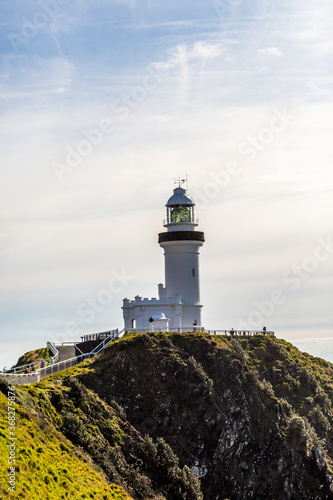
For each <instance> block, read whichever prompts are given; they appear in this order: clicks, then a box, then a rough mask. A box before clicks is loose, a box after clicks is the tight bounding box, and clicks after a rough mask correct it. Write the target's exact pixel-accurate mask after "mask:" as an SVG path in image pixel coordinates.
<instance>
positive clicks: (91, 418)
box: [0, 333, 333, 500]
mask: <svg viewBox="0 0 333 500" xmlns="http://www.w3.org/2000/svg"><path fill="white" fill-rule="evenodd" d="M2 389H3V392H4V393H5V394H6V387H5V385H4V384H2ZM16 392H17V408H18V418H19V424H18V434H19V435H18V447H19V454H18V459H17V463H18V467H19V472H18V476H19V477H20V488H24V490H22V491H21V492H20V493H21V497H22V498H23V497H24V498H27V499H28V500H29V499H30V498H31V499H32V498H35V497H36V495H37V494H38V495H42V494H43V493H42V492H43V486H44V488H45V484H47V485H48V488H49V489H50V490H51V491H52V494H54V497H51V496H50V497H49V498H67V497H68V498H75V499H76V498H81V496H80V495H87V497H84V496H82V498H89V497H90V498H126V497H124V496H121V495H125V493H124V490H126V491H127V492H128V494H129V495H131V497H132V498H134V499H158V500H161V499H168V500H178V499H186V500H192V499H193V500H196V499H198V500H201V499H203V498H204V499H205V500H210V499H214V500H218V499H225V500H227V499H229V500H234V499H235V500H237V499H240V498H245V499H254V500H261V499H262V500H267V499H274V500H286V499H292V500H297V499H299V500H304V499H307V500H318V499H331V498H332V499H333V492H332V476H333V430H332V423H333V410H332V405H333V365H332V364H330V363H328V362H326V361H324V360H321V359H319V358H314V357H312V356H309V355H308V354H305V353H301V352H300V351H299V350H298V349H296V348H295V347H294V346H292V345H291V344H289V343H287V342H285V341H283V340H279V339H276V338H275V337H265V336H256V337H253V338H248V339H247V338H239V339H238V338H237V339H235V338H233V339H231V338H225V337H219V336H214V337H211V336H209V335H207V334H201V333H192V334H152V333H149V334H148V333H146V334H141V335H136V336H134V335H129V336H126V337H124V338H123V339H121V340H119V341H116V342H115V343H113V344H112V345H110V346H109V347H108V348H107V349H106V350H105V351H104V353H103V354H102V355H100V356H98V357H97V358H95V359H94V360H89V361H86V362H85V363H83V364H81V365H78V366H76V367H74V368H73V369H71V370H67V371H65V372H62V373H59V374H56V375H54V376H53V377H50V378H48V379H43V381H42V382H41V383H40V384H34V385H32V386H27V387H19V388H17V390H16ZM5 405H6V398H5V397H2V399H1V412H3V411H5V409H6V407H5ZM2 414H3V413H2ZM1 421H2V424H1V425H2V427H1V428H0V431H1V432H0V437H1V440H2V441H1V443H2V446H5V445H6V425H4V424H3V422H4V420H3V419H1ZM1 451H2V453H1V457H2V458H1V460H3V461H4V460H5V458H6V451H5V448H2V450H1ZM41 457H43V465H40V462H41V460H40V458H41ZM44 458H45V459H44ZM5 465H6V464H5V463H4V466H5ZM37 467H42V469H38V468H37ZM29 470H31V471H33V472H32V474H31V473H30V474H29ZM66 471H67V472H66ZM82 471H84V474H83V473H82ZM83 478H84V479H83ZM105 478H107V480H106V479H105ZM82 481H85V484H83V483H82ZM108 481H109V482H110V483H115V484H117V485H119V486H122V487H123V488H124V490H117V492H116V491H115V490H112V486H111V485H110V484H109V483H108ZM1 487H2V488H3V491H4V488H5V485H3V483H1ZM93 488H95V489H93ZM105 488H106V489H105ZM107 488H109V489H108V490H107ZM0 492H1V490H0ZM53 492H54V493H53ZM57 495H58V496H57ZM61 495H63V496H61ZM66 495H67V496H66ZM89 495H90V496H89ZM91 495H92V496H91ZM94 495H95V496H94ZM97 495H100V496H97ZM103 495H104V496H103ZM105 495H106V496H105ZM111 495H118V497H116V496H111ZM18 498H20V497H18Z"/></svg>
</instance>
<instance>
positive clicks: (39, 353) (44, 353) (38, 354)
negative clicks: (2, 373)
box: [12, 347, 53, 368]
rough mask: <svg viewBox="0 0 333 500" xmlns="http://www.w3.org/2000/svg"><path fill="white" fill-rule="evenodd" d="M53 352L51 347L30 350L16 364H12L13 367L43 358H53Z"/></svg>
mask: <svg viewBox="0 0 333 500" xmlns="http://www.w3.org/2000/svg"><path fill="white" fill-rule="evenodd" d="M52 356H53V355H52V352H51V349H50V348H49V347H42V348H41V349H35V350H34V351H29V352H26V353H25V354H23V356H21V357H20V358H19V359H18V361H17V363H16V365H14V366H12V368H16V367H17V366H23V365H29V364H30V363H37V362H38V361H41V360H42V359H49V358H52Z"/></svg>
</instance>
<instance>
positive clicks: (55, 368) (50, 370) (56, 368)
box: [1, 328, 125, 384]
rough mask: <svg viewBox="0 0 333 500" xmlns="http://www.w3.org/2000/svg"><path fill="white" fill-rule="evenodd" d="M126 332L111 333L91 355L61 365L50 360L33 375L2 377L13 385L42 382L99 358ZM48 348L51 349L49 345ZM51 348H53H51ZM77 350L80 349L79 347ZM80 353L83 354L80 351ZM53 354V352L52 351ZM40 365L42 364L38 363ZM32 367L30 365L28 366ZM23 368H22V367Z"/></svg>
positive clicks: (68, 360)
mask: <svg viewBox="0 0 333 500" xmlns="http://www.w3.org/2000/svg"><path fill="white" fill-rule="evenodd" d="M124 332H125V330H124V329H123V330H121V331H120V332H119V330H118V328H117V329H116V330H112V331H110V335H109V336H108V337H107V338H106V339H104V340H103V341H102V342H101V343H100V344H98V345H97V346H96V347H95V348H94V349H93V350H92V351H91V352H89V353H86V354H84V353H82V354H81V355H79V356H75V357H74V358H70V359H66V360H65V361H60V362H59V363H53V360H54V358H55V357H56V356H54V358H50V360H51V362H50V364H49V365H48V366H45V367H44V368H40V369H39V370H36V371H34V372H32V373H22V372H15V373H14V372H13V373H8V372H7V373H2V374H1V376H4V377H10V383H12V384H33V383H34V382H40V379H41V378H44V377H47V376H49V375H53V374H54V373H57V372H60V371H63V370H66V369H67V368H70V367H72V366H75V365H76V364H78V363H81V361H83V360H84V359H87V358H91V357H94V356H97V354H99V353H100V352H101V351H102V350H103V349H104V348H105V347H106V346H107V345H108V344H110V342H112V341H114V340H116V339H117V338H119V337H120V336H122V335H124ZM47 344H50V345H51V342H48V343H47ZM48 347H50V346H49V345H48ZM50 348H51V347H50ZM53 348H54V349H55V350H56V351H57V353H58V355H57V356H58V358H59V352H58V350H57V349H56V347H55V346H54V344H53ZM77 349H79V348H78V347H77ZM79 351H80V352H82V351H81V350H80V349H79ZM52 352H53V350H52ZM38 363H40V362H38ZM27 366H30V365H27ZM20 368H21V367H20Z"/></svg>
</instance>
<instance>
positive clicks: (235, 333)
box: [126, 326, 274, 337]
mask: <svg viewBox="0 0 333 500" xmlns="http://www.w3.org/2000/svg"><path fill="white" fill-rule="evenodd" d="M126 332H129V333H131V332H132V333H146V332H147V333H149V332H151V333H164V332H165V328H154V326H152V327H151V328H150V330H147V328H143V329H136V328H127V329H126ZM197 332H198V333H200V332H201V333H208V334H209V335H224V336H228V337H232V336H238V337H240V336H247V337H253V336H254V335H269V336H273V335H274V331H272V330H232V329H231V330H206V329H205V328H202V327H199V326H185V327H180V328H169V329H168V333H197Z"/></svg>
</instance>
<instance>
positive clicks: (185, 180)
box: [175, 175, 187, 187]
mask: <svg viewBox="0 0 333 500" xmlns="http://www.w3.org/2000/svg"><path fill="white" fill-rule="evenodd" d="M184 182H187V175H186V179H181V178H180V177H179V179H176V180H175V184H178V187H180V186H182V185H183V184H184Z"/></svg>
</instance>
